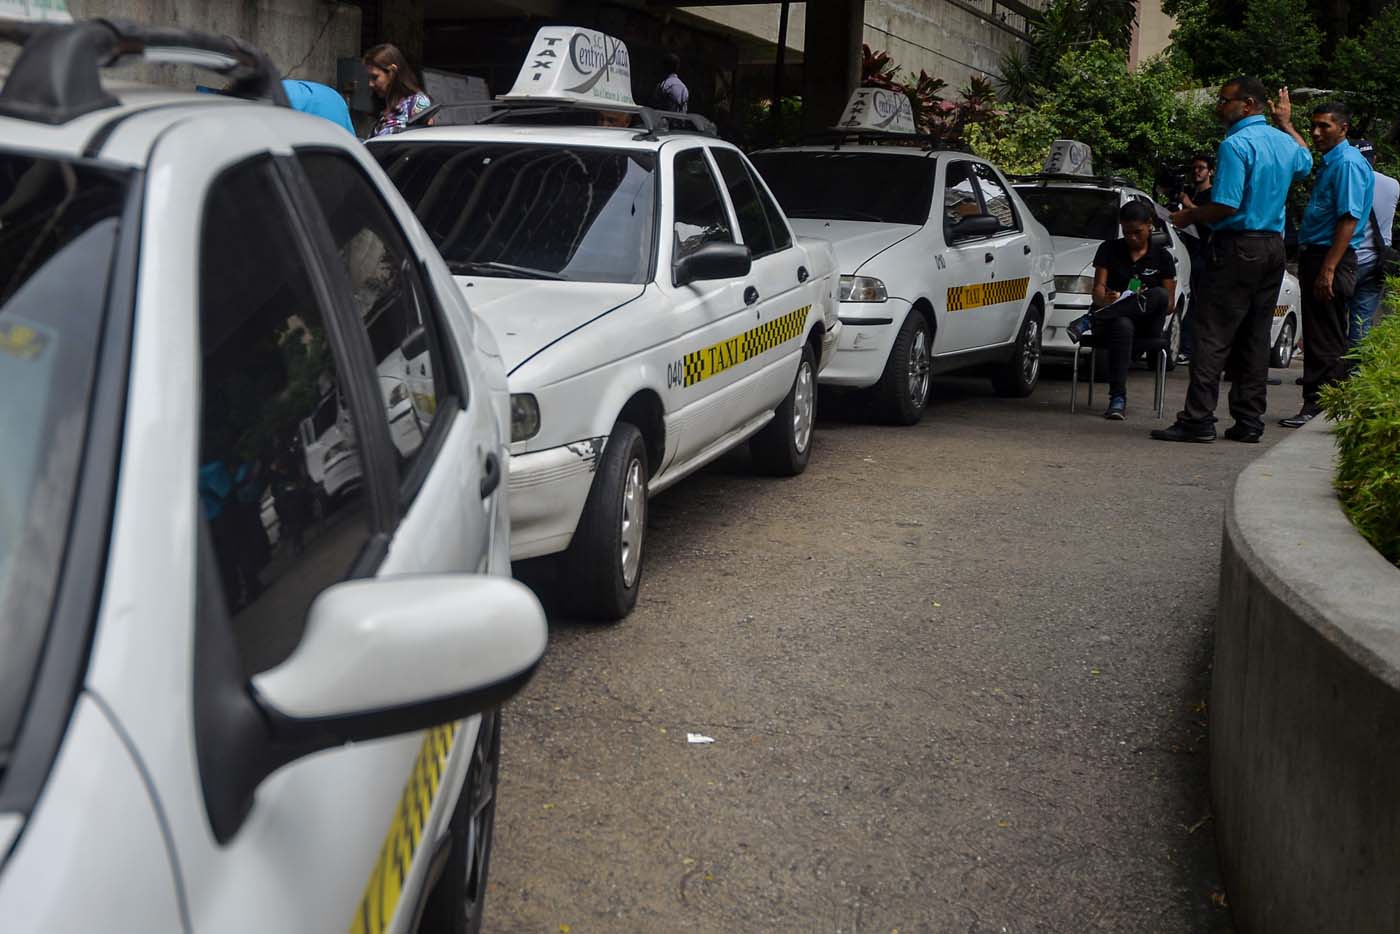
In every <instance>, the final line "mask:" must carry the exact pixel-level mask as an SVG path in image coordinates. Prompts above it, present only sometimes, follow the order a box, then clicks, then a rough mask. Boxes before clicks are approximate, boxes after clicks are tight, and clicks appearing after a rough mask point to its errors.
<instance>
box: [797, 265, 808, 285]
mask: <svg viewBox="0 0 1400 934" xmlns="http://www.w3.org/2000/svg"><path fill="white" fill-rule="evenodd" d="M810 275H811V273H809V272H808V271H807V267H806V266H798V267H797V281H798V282H806V281H807V277H808V276H810Z"/></svg>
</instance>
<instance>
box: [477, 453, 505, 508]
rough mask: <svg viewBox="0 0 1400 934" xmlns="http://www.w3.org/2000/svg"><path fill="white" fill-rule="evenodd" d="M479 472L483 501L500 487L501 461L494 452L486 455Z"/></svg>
mask: <svg viewBox="0 0 1400 934" xmlns="http://www.w3.org/2000/svg"><path fill="white" fill-rule="evenodd" d="M481 471H482V473H481V498H482V499H485V498H486V497H488V496H490V495H491V494H492V493H494V492H496V487H498V486H500V485H501V459H500V458H499V457H497V456H496V452H495V451H491V452H489V453H487V455H486V459H485V460H484V461H482V464H481Z"/></svg>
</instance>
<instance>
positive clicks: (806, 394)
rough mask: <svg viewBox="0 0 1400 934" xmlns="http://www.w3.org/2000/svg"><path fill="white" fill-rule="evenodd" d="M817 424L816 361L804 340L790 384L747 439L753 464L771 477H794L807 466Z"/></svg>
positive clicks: (760, 471)
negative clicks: (764, 422) (766, 420)
mask: <svg viewBox="0 0 1400 934" xmlns="http://www.w3.org/2000/svg"><path fill="white" fill-rule="evenodd" d="M816 424H817V361H816V356H815V355H814V354H813V353H812V345H811V344H803V345H802V359H801V360H799V361H798V363H797V374H796V375H795V376H794V377H793V379H792V388H790V389H789V390H788V394H787V396H786V397H784V398H783V401H782V403H781V404H779V406H778V408H777V410H776V411H775V412H774V413H773V420H772V421H771V422H769V423H768V424H767V425H764V426H763V429H762V430H761V431H760V432H759V433H758V434H756V435H754V436H753V438H752V439H751V440H750V441H749V453H750V455H752V457H753V463H754V468H755V469H756V470H757V471H758V472H759V473H762V474H767V475H768V476H770V477H795V476H797V475H798V474H800V473H801V472H802V471H804V470H806V469H807V461H808V460H810V459H811V457H812V436H813V434H814V433H815V429H816Z"/></svg>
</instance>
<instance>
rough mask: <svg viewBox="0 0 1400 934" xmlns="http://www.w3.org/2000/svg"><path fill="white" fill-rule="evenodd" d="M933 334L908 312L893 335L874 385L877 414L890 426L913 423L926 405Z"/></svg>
mask: <svg viewBox="0 0 1400 934" xmlns="http://www.w3.org/2000/svg"><path fill="white" fill-rule="evenodd" d="M932 370H933V334H932V332H931V331H930V330H929V326H928V320H927V319H925V318H924V316H923V313H922V312H919V311H917V310H914V311H910V312H909V314H908V315H907V316H906V317H905V318H904V324H903V325H902V326H901V327H900V329H899V334H898V335H896V336H895V339H894V346H893V347H892V348H890V357H889V359H888V360H886V361H885V372H884V373H883V374H882V375H881V376H880V382H878V383H876V384H875V395H876V399H877V400H878V401H877V404H878V405H879V410H880V415H881V417H882V419H883V420H884V421H885V422H888V423H889V424H891V425H914V424H917V423H918V421H919V419H921V418H923V417H924V410H925V409H926V408H928V397H929V389H930V387H931V384H932Z"/></svg>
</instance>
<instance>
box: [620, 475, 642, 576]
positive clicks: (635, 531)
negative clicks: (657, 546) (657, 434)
mask: <svg viewBox="0 0 1400 934" xmlns="http://www.w3.org/2000/svg"><path fill="white" fill-rule="evenodd" d="M646 513H647V491H646V483H645V482H644V481H643V480H642V462H641V460H640V459H638V458H635V457H634V458H632V462H631V463H630V464H628V465H627V480H626V482H625V483H624V484H623V488H622V583H623V585H624V586H627V587H631V586H632V585H633V584H635V583H636V582H637V572H638V571H639V570H640V569H641V566H642V533H643V532H644V531H645V529H646V519H647V515H646Z"/></svg>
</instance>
